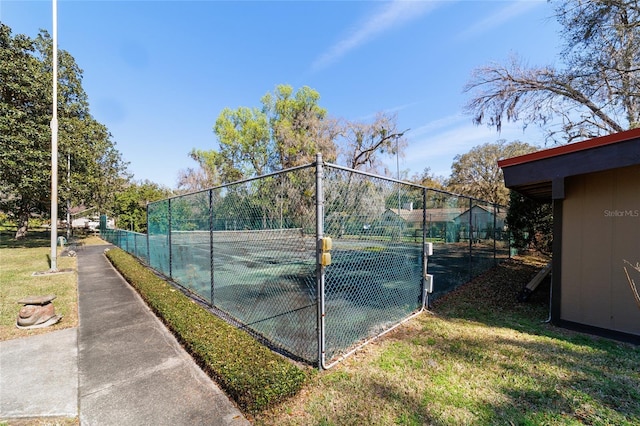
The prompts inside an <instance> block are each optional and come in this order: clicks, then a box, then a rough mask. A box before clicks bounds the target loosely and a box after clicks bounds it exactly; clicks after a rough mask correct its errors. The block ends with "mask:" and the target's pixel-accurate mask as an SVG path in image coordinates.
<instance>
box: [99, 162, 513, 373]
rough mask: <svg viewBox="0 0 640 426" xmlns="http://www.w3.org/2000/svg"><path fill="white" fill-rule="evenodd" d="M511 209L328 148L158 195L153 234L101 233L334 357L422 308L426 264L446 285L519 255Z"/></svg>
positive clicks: (279, 335) (307, 356) (285, 338)
mask: <svg viewBox="0 0 640 426" xmlns="http://www.w3.org/2000/svg"><path fill="white" fill-rule="evenodd" d="M504 220H505V210H504V208H502V207H499V206H496V205H492V204H489V203H484V202H481V201H479V200H475V199H471V198H467V197H462V196H458V195H454V194H449V193H446V192H444V191H436V190H433V189H429V188H425V187H422V186H419V185H414V184H410V183H407V182H401V181H398V180H395V179H390V178H387V177H381V176H376V175H372V174H368V173H363V172H361V171H356V170H350V169H347V168H344V167H340V166H337V165H334V164H327V163H323V162H322V159H321V157H320V156H318V159H317V161H316V163H313V164H308V165H305V166H301V167H297V168H293V169H288V170H284V171H282V172H278V173H273V174H269V175H266V176H261V177H257V178H254V179H248V180H244V181H240V182H235V183H231V184H228V185H223V186H220V187H217V188H212V189H209V190H205V191H201V192H197V193H192V194H186V195H181V196H177V197H173V198H170V199H166V200H162V201H158V202H154V203H151V204H149V205H148V210H147V230H148V231H147V234H146V235H144V234H137V233H132V232H128V231H122V230H111V229H106V228H104V227H103V229H101V233H102V236H103V238H105V239H107V240H108V241H110V242H112V243H113V244H115V245H117V246H119V247H121V248H123V249H125V250H126V251H128V252H129V253H132V254H134V255H135V256H137V257H138V258H139V259H141V260H142V261H143V262H145V263H146V264H148V265H149V266H150V267H152V268H153V269H155V270H156V271H158V272H160V273H162V274H163V275H165V276H167V277H169V278H170V279H171V280H172V281H174V282H175V283H177V284H178V285H180V286H182V287H183V288H185V289H187V290H188V291H189V292H191V293H192V294H193V295H194V296H196V297H198V298H199V299H201V300H202V301H203V302H205V303H206V304H208V305H209V306H210V307H211V308H212V309H213V310H214V311H215V312H217V313H219V314H223V316H226V317H228V318H231V319H233V320H234V321H236V322H238V323H240V324H242V326H243V327H244V328H246V329H248V330H250V331H251V332H252V333H253V334H254V335H256V336H257V337H259V338H261V339H262V340H264V341H266V342H268V343H269V344H270V345H271V346H272V347H273V348H274V349H276V350H279V351H281V352H283V353H285V354H287V355H289V356H291V357H293V358H296V359H299V360H304V361H307V362H309V363H313V364H318V365H319V366H320V367H321V368H327V367H330V366H331V365H332V364H333V362H335V361H336V360H338V359H340V358H341V356H343V355H345V354H346V353H349V352H350V351H351V350H352V349H353V348H354V347H357V346H358V345H359V344H361V343H362V342H364V341H367V340H368V339H370V338H372V337H375V336H377V335H380V334H381V333H384V332H387V331H389V330H390V329H391V328H392V327H395V326H396V325H398V324H399V323H401V322H402V321H404V320H405V319H407V318H408V317H410V316H411V315H413V314H415V313H418V312H420V311H421V310H422V309H423V308H424V307H425V304H426V303H427V294H426V291H425V290H426V289H425V278H424V274H425V272H426V271H427V270H428V272H429V274H431V275H433V276H434V277H435V279H434V281H435V289H434V294H433V296H432V297H438V296H439V295H441V294H444V293H446V292H447V291H449V290H451V289H452V288H455V287H456V286H458V285H460V284H462V283H464V282H466V281H468V280H469V279H471V278H472V277H473V276H475V275H477V274H478V273H481V272H483V271H485V270H486V269H488V268H489V267H491V266H493V265H495V263H496V262H498V261H500V260H501V259H504V258H507V257H508V256H509V246H508V236H507V233H506V232H505V227H504V225H505V224H504ZM327 238H330V239H331V242H332V244H331V246H330V247H329V246H327V242H328V239H327ZM323 241H324V245H323ZM426 243H432V244H433V255H432V256H429V257H428V258H427V256H426V253H425V247H426ZM327 255H329V256H330V260H329V256H327Z"/></svg>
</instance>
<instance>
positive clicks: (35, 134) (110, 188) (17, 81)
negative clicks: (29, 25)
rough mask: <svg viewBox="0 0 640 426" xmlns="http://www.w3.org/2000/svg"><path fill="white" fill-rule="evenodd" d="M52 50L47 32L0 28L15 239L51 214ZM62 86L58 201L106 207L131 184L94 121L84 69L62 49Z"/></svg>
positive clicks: (2, 134)
mask: <svg viewBox="0 0 640 426" xmlns="http://www.w3.org/2000/svg"><path fill="white" fill-rule="evenodd" d="M52 49H53V47H52V41H51V38H50V36H49V35H48V34H47V33H46V32H45V31H42V32H41V33H40V34H39V35H38V36H37V37H36V38H35V39H31V38H29V37H27V36H25V35H21V34H18V35H16V36H13V35H12V34H11V29H10V28H9V27H8V26H7V25H4V24H2V23H0V142H1V145H2V150H0V209H2V210H4V211H6V212H8V213H10V214H11V216H12V217H13V218H14V220H15V221H16V223H17V225H18V226H17V227H18V231H17V232H16V238H22V237H24V236H25V235H26V233H27V230H28V219H29V217H30V216H31V215H32V214H47V213H49V205H50V197H51V171H50V170H51V129H50V127H49V123H50V120H51V116H52V114H51V103H52V68H53V66H52V64H53V62H52V57H53V55H52V53H53V50H52ZM58 89H59V90H58V93H59V96H58V119H59V138H58V141H59V146H58V152H59V164H58V171H59V173H60V176H59V177H58V181H59V183H60V185H59V187H60V192H59V198H60V199H69V200H71V202H72V204H74V205H81V204H82V205H92V206H94V207H98V208H100V209H103V208H104V209H106V208H108V206H109V204H110V203H111V202H112V200H113V194H114V193H115V192H117V189H118V187H119V185H122V184H123V183H124V182H126V180H127V179H128V174H127V172H126V163H125V162H123V160H122V158H121V155H120V153H119V152H118V151H117V149H116V148H115V143H114V142H112V141H111V135H110V134H109V132H108V131H107V129H106V128H105V127H104V126H103V125H102V124H100V123H98V122H97V121H96V120H95V119H94V118H93V117H92V116H91V114H90V112H89V103H88V100H87V95H86V93H85V92H84V90H83V88H82V70H81V69H80V68H79V67H78V65H77V64H76V62H75V60H74V58H73V56H71V55H70V54H69V53H68V52H66V51H64V50H60V51H59V54H58ZM69 160H70V163H71V168H70V169H68V165H69V164H68V163H69ZM67 174H68V175H69V179H66V175H67ZM64 205H65V203H59V206H60V208H61V209H62V208H63V206H64Z"/></svg>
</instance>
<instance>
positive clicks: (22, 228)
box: [15, 211, 29, 240]
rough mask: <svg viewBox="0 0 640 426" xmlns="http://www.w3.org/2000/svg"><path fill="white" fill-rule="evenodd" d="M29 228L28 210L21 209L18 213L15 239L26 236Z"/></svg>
mask: <svg viewBox="0 0 640 426" xmlns="http://www.w3.org/2000/svg"><path fill="white" fill-rule="evenodd" d="M28 228H29V211H21V212H20V213H19V214H18V230H17V231H16V236H15V239H16V240H21V239H23V238H25V237H26V236H27V229H28Z"/></svg>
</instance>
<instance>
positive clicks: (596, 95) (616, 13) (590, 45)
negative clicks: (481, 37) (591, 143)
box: [465, 0, 640, 142]
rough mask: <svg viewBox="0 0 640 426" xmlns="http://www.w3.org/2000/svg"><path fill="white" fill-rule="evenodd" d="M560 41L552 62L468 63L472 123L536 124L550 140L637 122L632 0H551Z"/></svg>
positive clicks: (638, 24) (636, 17)
mask: <svg viewBox="0 0 640 426" xmlns="http://www.w3.org/2000/svg"><path fill="white" fill-rule="evenodd" d="M554 3H556V4H557V6H556V9H555V10H556V18H557V20H558V22H559V24H560V26H561V28H562V32H561V36H562V37H563V40H564V48H563V50H562V52H561V55H560V59H559V64H560V65H559V66H557V67H554V66H534V67H529V66H525V65H523V63H522V61H521V60H519V59H517V58H514V59H512V60H511V62H510V63H508V64H507V65H501V64H491V65H487V66H484V67H482V68H479V69H477V70H475V71H474V73H473V74H472V77H471V79H470V81H469V83H468V84H467V85H466V87H465V90H466V91H467V92H469V93H470V95H471V98H470V100H469V101H468V103H467V105H466V109H467V111H468V112H469V113H470V114H472V115H473V117H474V121H475V122H476V123H477V124H480V123H488V124H489V125H492V126H495V127H496V128H497V129H498V130H499V129H500V128H501V126H502V123H503V122H508V121H511V122H516V121H519V122H522V123H523V125H525V126H526V125H529V124H536V125H540V126H541V127H542V128H543V129H544V130H545V131H546V132H547V136H548V138H549V139H550V140H551V141H553V142H573V141H576V140H581V139H586V138H592V137H596V136H602V135H606V134H610V133H615V132H620V131H623V130H626V129H630V128H636V127H639V126H640V49H639V48H638V46H640V2H638V0H565V1H558V2H554Z"/></svg>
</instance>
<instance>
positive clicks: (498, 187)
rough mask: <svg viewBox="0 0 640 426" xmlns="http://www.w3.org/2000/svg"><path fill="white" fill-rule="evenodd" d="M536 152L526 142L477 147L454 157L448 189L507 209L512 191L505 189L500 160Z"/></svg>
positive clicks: (487, 144)
mask: <svg viewBox="0 0 640 426" xmlns="http://www.w3.org/2000/svg"><path fill="white" fill-rule="evenodd" d="M536 149H537V148H536V147H534V146H532V145H529V144H527V143H525V142H519V141H515V142H510V143H507V142H506V141H505V140H504V139H503V140H500V141H497V142H494V143H485V144H483V145H478V146H475V147H473V148H471V150H470V151H469V152H467V153H466V154H462V155H456V156H455V158H454V161H453V164H452V165H451V176H450V177H449V180H448V182H447V187H448V189H449V190H451V191H453V192H457V193H459V194H462V195H470V196H472V197H475V198H479V199H481V200H485V201H490V202H492V203H496V204H501V205H507V204H508V202H509V190H508V189H507V188H506V187H505V186H504V177H503V174H502V169H500V167H498V160H501V159H504V158H510V157H515V156H518V155H523V154H527V153H530V152H534V151H536Z"/></svg>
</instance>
